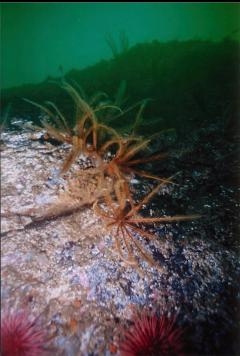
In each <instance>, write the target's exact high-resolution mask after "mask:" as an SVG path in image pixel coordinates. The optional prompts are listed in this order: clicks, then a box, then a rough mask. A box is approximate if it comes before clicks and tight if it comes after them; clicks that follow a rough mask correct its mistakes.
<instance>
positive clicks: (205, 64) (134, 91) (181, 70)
mask: <svg viewBox="0 0 240 356" xmlns="http://www.w3.org/2000/svg"><path fill="white" fill-rule="evenodd" d="M239 19H240V6H239V4H220V3H219V4H213V3H212V4H209V3H207V4H185V3H180V4H170V3H169V4H168V3H163V4H158V3H139V4H137V3H127V4H125V3H109V4H108V3H99V4H97V3H95V4H94V3H92V4H87V3H78V4H75V3H59V4H54V3H48V4H44V3H36V4H27V3H21V4H17V3H15V4H14V3H13V4H7V3H3V4H1V20H2V24H1V45H2V51H1V89H2V117H5V113H6V112H8V109H9V105H10V106H11V110H10V111H11V115H15V114H16V115H22V114H24V115H25V116H26V115H27V114H29V115H30V116H31V114H34V113H35V114H36V113H37V111H36V110H35V109H34V108H32V107H31V106H30V105H26V103H25V102H24V101H23V100H22V98H23V97H25V98H28V99H30V100H34V101H37V102H39V103H43V102H44V101H45V100H51V101H53V102H54V103H55V104H56V105H60V103H61V105H60V106H61V109H62V110H63V112H64V113H67V117H68V120H69V121H71V110H72V104H71V99H69V97H68V95H67V94H66V93H64V92H63V91H62V90H61V89H60V88H59V85H56V83H53V80H59V79H61V78H63V77H64V79H65V80H67V81H69V82H71V83H73V82H75V83H76V85H78V86H80V87H81V88H82V90H84V92H85V93H86V95H88V96H91V95H94V94H95V93H96V92H98V91H103V92H106V93H107V95H109V97H110V98H111V100H115V99H116V96H117V95H120V96H122V97H124V100H125V106H128V107H130V106H131V105H133V104H135V103H136V102H137V101H139V100H143V99H149V102H148V105H147V108H146V112H145V119H144V120H147V119H148V125H147V126H148V128H147V130H149V132H146V133H150V134H151V133H152V131H153V132H154V131H155V130H156V129H158V128H159V127H160V128H161V129H163V128H169V127H172V126H173V127H174V128H175V129H178V130H182V129H184V130H187V131H188V130H190V129H191V127H192V126H193V125H194V126H197V127H199V126H202V125H203V126H204V125H205V123H206V121H209V120H210V121H215V120H222V121H224V120H225V121H226V115H227V113H229V112H231V113H233V112H234V114H231V117H232V115H233V116H234V117H235V119H231V120H233V121H235V120H236V116H237V115H238V114H237V112H238V94H239V52H240V51H239V39H240V31H239ZM130 114H131V115H130V116H131V117H133V116H134V115H133V114H132V112H131V113H130ZM131 117H129V116H128V115H126V116H125V118H121V120H115V121H114V122H112V123H111V125H112V126H116V127H118V126H121V127H122V128H124V127H126V128H127V126H128V125H129V124H130V125H131V124H132V122H131ZM149 120H151V125H149V123H150V122H149ZM183 123H186V125H184V128H183ZM231 124H232V125H233V127H234V128H235V127H236V122H234V123H231ZM143 126H144V122H143ZM145 126H146V125H145ZM145 129H146V127H144V130H145Z"/></svg>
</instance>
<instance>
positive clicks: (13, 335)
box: [1, 312, 45, 356]
mask: <svg viewBox="0 0 240 356" xmlns="http://www.w3.org/2000/svg"><path fill="white" fill-rule="evenodd" d="M44 344H45V333H44V331H43V330H42V329H40V328H39V327H38V325H37V323H36V320H34V321H30V320H29V318H28V316H27V314H26V313H25V312H18V313H14V314H6V315H4V316H3V318H2V320H1V355H3V356H39V355H42V354H43V347H44Z"/></svg>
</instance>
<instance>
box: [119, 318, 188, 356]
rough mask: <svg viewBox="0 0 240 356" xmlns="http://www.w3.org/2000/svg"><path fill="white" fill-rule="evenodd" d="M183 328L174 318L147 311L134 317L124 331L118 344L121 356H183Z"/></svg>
mask: <svg viewBox="0 0 240 356" xmlns="http://www.w3.org/2000/svg"><path fill="white" fill-rule="evenodd" d="M182 336H183V330H182V329H181V328H179V327H178V326H176V323H175V318H167V317H166V316H162V317H160V318H158V317H157V316H156V315H150V314H147V313H144V314H142V315H141V316H140V317H136V318H135V320H134V325H133V326H132V327H131V328H130V330H128V331H126V332H125V333H124V340H123V342H122V343H121V345H120V350H121V355H122V356H160V355H161V356H183V355H184V352H183V346H184V343H183V337H182Z"/></svg>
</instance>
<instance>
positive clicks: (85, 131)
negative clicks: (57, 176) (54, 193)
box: [24, 82, 121, 173]
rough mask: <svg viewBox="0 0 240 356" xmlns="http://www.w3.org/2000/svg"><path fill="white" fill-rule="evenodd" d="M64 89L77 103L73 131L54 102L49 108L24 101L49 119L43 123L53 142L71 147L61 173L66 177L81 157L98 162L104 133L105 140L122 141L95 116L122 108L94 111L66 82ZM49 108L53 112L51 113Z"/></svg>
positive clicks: (102, 106) (49, 104) (97, 107)
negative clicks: (107, 136) (99, 112)
mask: <svg viewBox="0 0 240 356" xmlns="http://www.w3.org/2000/svg"><path fill="white" fill-rule="evenodd" d="M62 88H63V89H65V90H66V92H67V93H68V94H69V95H70V96H71V97H72V99H73V101H74V102H75V106H76V113H75V125H74V127H73V128H70V127H69V125H68V120H67V119H66V118H65V117H64V115H63V114H62V112H61V111H60V110H59V109H58V108H57V106H56V105H55V104H54V103H52V102H51V101H47V102H46V106H44V105H41V104H38V103H36V102H33V101H31V100H28V99H24V100H25V101H27V102H28V103H30V104H32V105H34V106H37V107H38V108H40V109H41V110H42V111H43V112H44V113H45V114H46V115H47V116H46V118H45V119H44V120H42V124H43V127H44V128H45V129H46V131H47V133H48V134H49V135H50V136H51V137H52V138H54V139H56V140H57V141H59V142H63V143H69V144H71V145H72V148H71V150H70V153H69V154H68V156H67V157H66V159H65V161H64V163H63V166H62V173H64V172H66V171H67V170H68V169H69V167H70V166H71V165H72V163H73V162H74V161H75V160H76V159H77V157H78V156H79V155H80V154H81V153H83V154H85V155H90V156H94V157H95V158H96V156H97V150H98V146H99V145H100V143H99V141H101V140H102V137H103V136H104V134H103V131H105V136H106V134H108V135H111V136H112V135H115V136H116V137H119V135H118V134H117V133H116V131H115V130H114V129H112V128H111V127H108V126H106V125H104V124H102V123H98V120H97V116H96V112H98V111H100V110H103V109H106V108H112V109H117V110H120V108H118V107H116V106H113V105H96V107H94V108H93V107H91V105H90V104H88V103H87V102H86V101H85V100H84V99H82V97H81V96H80V95H79V93H78V92H77V90H76V89H75V88H74V87H73V86H71V85H70V84H68V83H66V82H63V84H62ZM96 100H97V99H96V97H95V98H94V99H92V100H91V102H95V101H96ZM50 108H51V109H53V110H54V111H51V110H50ZM120 111H121V110H120ZM49 118H50V119H51V120H52V122H53V124H51V123H49V122H48V121H47V119H49Z"/></svg>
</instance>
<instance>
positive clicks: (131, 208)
mask: <svg viewBox="0 0 240 356" xmlns="http://www.w3.org/2000/svg"><path fill="white" fill-rule="evenodd" d="M164 183H165V182H161V183H160V184H158V185H157V186H156V187H155V188H154V189H153V190H152V191H151V192H150V193H149V194H147V195H146V196H145V197H144V198H143V199H142V200H141V201H140V202H139V203H137V204H136V203H134V201H133V199H132V197H131V194H130V192H129V187H128V184H127V183H126V181H124V180H121V179H119V180H118V181H117V182H116V183H115V185H114V197H113V196H112V195H111V194H110V193H108V194H105V196H104V198H103V201H102V203H103V204H100V201H99V200H98V201H97V202H95V204H94V210H95V212H96V213H97V214H98V215H100V216H101V217H103V218H104V220H106V222H107V228H110V229H111V230H113V231H114V238H115V247H116V250H117V251H118V253H119V254H120V256H121V258H122V259H123V260H124V261H125V262H126V263H127V264H130V265H135V266H138V261H137V259H136V257H135V256H134V251H136V252H137V254H138V255H139V256H140V257H142V258H143V259H144V260H146V261H147V262H148V263H149V264H150V265H151V266H156V262H155V260H154V259H153V257H152V256H151V254H150V253H149V252H148V251H147V249H146V248H145V247H143V246H142V244H141V243H140V241H139V238H141V237H144V238H146V239H148V240H152V239H154V238H156V236H155V235H154V234H152V233H150V232H148V231H146V230H145V229H144V228H143V225H144V224H154V223H168V222H177V221H185V220H192V219H195V218H198V217H199V215H187V216H185V215H177V216H164V217H156V218H155V217H154V218H145V217H142V216H140V215H139V212H140V210H141V209H142V208H143V206H144V205H145V204H147V203H148V202H149V201H150V199H151V198H152V197H153V196H154V195H155V194H156V193H157V192H158V190H159V188H160V187H161V186H162V185H163V184H164Z"/></svg>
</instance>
